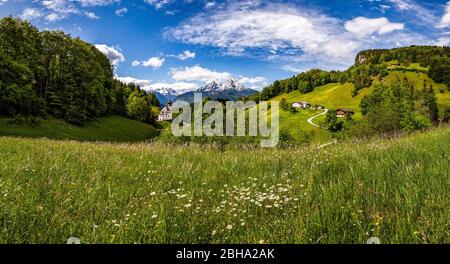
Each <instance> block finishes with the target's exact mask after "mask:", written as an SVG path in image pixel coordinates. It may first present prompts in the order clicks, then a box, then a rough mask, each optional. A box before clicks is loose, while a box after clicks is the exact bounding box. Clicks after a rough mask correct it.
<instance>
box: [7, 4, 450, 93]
mask: <svg viewBox="0 0 450 264" xmlns="http://www.w3.org/2000/svg"><path fill="white" fill-rule="evenodd" d="M7 15H12V16H15V17H20V18H23V19H27V20H29V21H31V22H32V23H33V24H34V25H36V26H37V27H38V28H40V29H42V30H44V29H61V30H64V31H65V32H67V33H70V34H71V35H72V36H79V37H80V38H81V39H83V40H85V41H88V42H90V43H92V44H95V45H97V47H98V48H99V49H100V50H101V51H102V52H103V53H105V54H106V55H107V56H108V57H109V58H110V60H111V61H112V62H113V64H114V65H115V74H116V76H117V78H119V79H121V80H123V81H126V82H135V83H137V84H140V85H141V86H143V87H144V88H146V89H156V88H162V87H170V88H174V89H177V90H188V89H194V88H197V87H199V86H201V85H203V84H204V83H205V82H208V81H210V80H213V79H217V80H223V79H228V78H235V79H237V80H239V81H240V82H241V83H243V84H244V85H245V86H247V87H252V88H255V89H260V88H262V87H264V86H265V85H267V84H269V83H271V82H273V81H274V80H277V79H284V78H287V77H290V76H292V75H294V74H296V73H298V72H300V71H305V70H308V69H311V68H323V69H345V68H347V67H348V66H350V65H351V64H352V63H353V60H354V56H355V55H356V53H357V52H358V51H360V50H363V49H368V48H392V47H397V46H406V45H413V44H416V45H417V44H419V45H449V44H450V1H448V0H435V1H431V0H423V1H414V0H316V1H306V0H305V1H303V0H298V1H281V0H280V1H263V0H252V1H231V0H229V1H215V0H178V1H177V0H131V1H125V0H0V16H1V17H3V16H7Z"/></svg>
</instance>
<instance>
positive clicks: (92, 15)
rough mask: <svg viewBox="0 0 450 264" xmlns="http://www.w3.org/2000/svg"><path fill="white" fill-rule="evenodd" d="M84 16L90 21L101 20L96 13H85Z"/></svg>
mask: <svg viewBox="0 0 450 264" xmlns="http://www.w3.org/2000/svg"><path fill="white" fill-rule="evenodd" d="M84 14H85V15H86V16H87V17H88V18H90V19H99V18H100V17H98V16H97V15H96V14H95V13H94V12H85V13H84Z"/></svg>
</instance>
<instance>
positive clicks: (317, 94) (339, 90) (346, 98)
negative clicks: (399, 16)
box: [271, 64, 450, 142]
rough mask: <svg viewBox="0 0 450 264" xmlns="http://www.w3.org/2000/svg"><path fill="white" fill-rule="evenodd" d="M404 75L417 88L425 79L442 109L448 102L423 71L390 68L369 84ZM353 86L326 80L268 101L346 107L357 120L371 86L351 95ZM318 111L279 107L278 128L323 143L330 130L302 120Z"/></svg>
mask: <svg viewBox="0 0 450 264" xmlns="http://www.w3.org/2000/svg"><path fill="white" fill-rule="evenodd" d="M417 67H419V66H418V65H416V64H411V66H410V67H409V68H411V69H416V68H417ZM404 77H407V78H408V80H409V82H410V83H411V84H412V85H413V86H414V87H415V88H416V89H418V90H419V89H422V88H423V84H424V81H426V83H427V86H428V87H429V86H430V85H433V88H434V91H435V94H436V98H437V102H438V104H439V106H440V107H441V108H442V107H443V106H449V105H450V92H449V91H448V89H447V87H446V86H445V84H438V83H436V82H434V81H433V80H432V79H430V78H429V77H428V76H427V75H426V74H424V73H416V72H408V71H397V70H392V71H390V72H389V74H388V75H387V76H386V77H384V78H383V79H382V80H381V81H380V80H375V81H374V83H373V85H376V84H379V83H383V84H389V83H391V82H393V81H394V80H396V79H397V78H400V80H403V78H404ZM353 89H354V86H353V84H352V83H346V84H342V85H341V84H339V83H330V84H326V85H323V86H319V87H316V88H315V89H314V91H312V92H310V93H306V94H301V93H300V92H299V91H298V90H296V91H293V92H291V93H287V94H282V95H279V96H276V97H274V98H272V99H271V100H275V101H281V99H283V98H285V99H286V100H287V102H288V103H289V104H292V103H293V102H297V101H307V102H309V103H311V104H313V105H315V104H320V105H323V106H325V107H327V108H329V109H336V108H348V109H352V110H353V111H354V112H355V115H354V116H353V118H354V119H356V120H358V119H361V118H362V115H361V109H360V107H359V105H360V103H361V100H362V98H364V96H366V95H367V94H369V93H371V92H372V90H373V86H372V87H369V88H364V89H361V90H360V91H359V93H358V95H357V96H355V97H352V96H351V92H352V90H353ZM318 113H320V111H312V110H300V113H297V114H293V113H291V112H287V111H282V110H281V112H280V127H281V129H284V130H285V131H288V132H289V133H290V134H291V135H292V136H293V137H294V138H296V139H299V138H301V137H302V136H304V133H305V132H306V133H310V134H311V135H312V138H313V141H314V142H325V141H327V140H329V139H330V138H331V135H330V133H328V132H327V131H324V130H321V129H319V128H315V127H313V126H311V125H310V124H308V123H307V122H306V120H307V119H308V118H310V117H312V116H314V115H317V114H318ZM324 120H325V116H321V117H318V118H317V119H315V120H314V122H315V123H318V124H320V123H321V122H324Z"/></svg>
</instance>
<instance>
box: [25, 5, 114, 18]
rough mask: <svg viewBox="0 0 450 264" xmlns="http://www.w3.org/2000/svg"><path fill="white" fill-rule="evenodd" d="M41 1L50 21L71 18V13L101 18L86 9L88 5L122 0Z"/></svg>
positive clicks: (46, 16)
mask: <svg viewBox="0 0 450 264" xmlns="http://www.w3.org/2000/svg"><path fill="white" fill-rule="evenodd" d="M33 2H39V3H40V4H41V5H42V7H43V8H44V10H45V19H46V20H47V21H49V22H54V21H59V20H63V19H67V18H69V17H70V16H71V15H79V16H86V17H87V18H89V19H99V17H98V16H97V15H96V14H95V13H94V12H91V11H86V10H85V8H86V7H92V6H94V7H95V6H108V5H112V4H114V3H118V2H120V0H42V1H37V0H34V1H33Z"/></svg>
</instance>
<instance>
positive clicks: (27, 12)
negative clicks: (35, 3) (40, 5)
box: [20, 8, 44, 20]
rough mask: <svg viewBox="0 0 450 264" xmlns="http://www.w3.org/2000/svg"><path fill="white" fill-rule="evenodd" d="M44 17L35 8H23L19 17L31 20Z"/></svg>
mask: <svg viewBox="0 0 450 264" xmlns="http://www.w3.org/2000/svg"><path fill="white" fill-rule="evenodd" d="M42 16H44V14H43V13H42V12H41V11H40V10H39V9H36V8H25V9H24V10H23V11H22V14H21V15H20V18H21V19H26V20H33V19H36V18H40V17H42Z"/></svg>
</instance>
